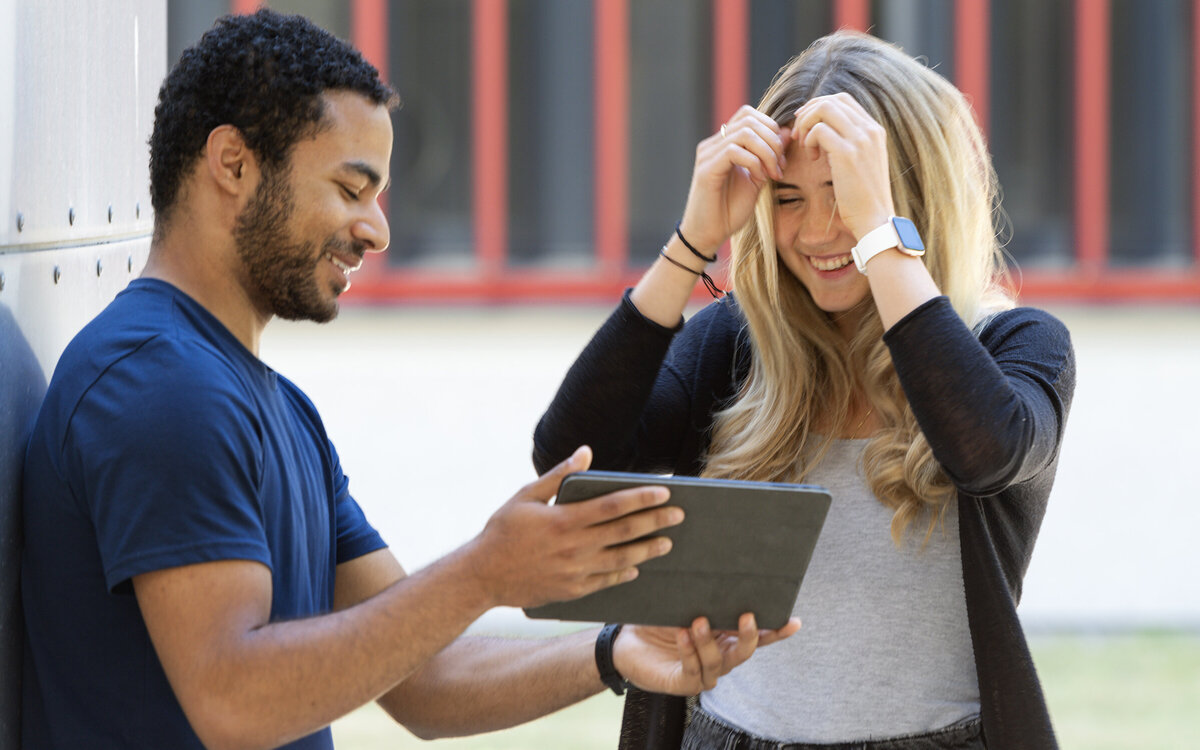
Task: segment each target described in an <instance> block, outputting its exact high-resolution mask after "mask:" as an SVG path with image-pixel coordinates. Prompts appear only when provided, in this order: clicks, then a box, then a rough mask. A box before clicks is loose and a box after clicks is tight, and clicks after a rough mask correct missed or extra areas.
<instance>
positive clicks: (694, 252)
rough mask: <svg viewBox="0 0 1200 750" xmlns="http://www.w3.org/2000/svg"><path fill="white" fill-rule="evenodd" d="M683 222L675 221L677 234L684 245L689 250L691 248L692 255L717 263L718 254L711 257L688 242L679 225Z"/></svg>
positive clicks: (707, 261) (706, 261)
mask: <svg viewBox="0 0 1200 750" xmlns="http://www.w3.org/2000/svg"><path fill="white" fill-rule="evenodd" d="M682 223H683V222H682V221H677V222H675V236H676V237H678V238H679V241H680V242H682V243H683V246H684V247H686V248H687V249H688V250H691V251H692V255H695V256H696V257H697V258H699V259H700V260H702V261H704V262H705V263H716V262H717V256H716V255H715V254H714V255H713V256H712V257H711V258H710V257H708V256H707V255H705V254H704V253H702V252H700V251H699V250H697V249H696V248H694V247H692V243H690V242H688V241H687V239H685V238H684V236H683V232H681V231H680V230H679V225H680V224H682Z"/></svg>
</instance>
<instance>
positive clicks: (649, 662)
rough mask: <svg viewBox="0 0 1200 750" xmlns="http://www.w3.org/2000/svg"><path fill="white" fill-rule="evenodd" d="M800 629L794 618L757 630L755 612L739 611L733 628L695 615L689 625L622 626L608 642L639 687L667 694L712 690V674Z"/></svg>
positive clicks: (714, 677) (619, 665) (714, 676)
mask: <svg viewBox="0 0 1200 750" xmlns="http://www.w3.org/2000/svg"><path fill="white" fill-rule="evenodd" d="M799 629H800V621H799V620H798V619H796V618H794V617H793V618H792V619H791V620H788V623H787V624H786V625H784V626H783V627H782V628H780V629H779V630H759V629H758V626H757V625H756V624H755V622H754V615H752V614H750V613H746V614H743V615H742V616H741V618H740V619H739V620H738V631H737V632H736V633H733V632H729V631H717V632H713V630H712V629H711V628H710V627H709V626H708V619H707V618H704V617H698V618H696V620H695V621H694V622H693V623H692V626H691V627H690V628H686V629H685V628H655V627H648V626H645V625H626V626H625V627H624V628H623V629H622V630H621V633H620V635H618V636H617V640H616V642H615V643H614V644H613V664H614V666H616V668H617V671H618V672H620V673H621V675H622V676H623V677H624V678H625V679H627V680H629V681H630V682H632V683H633V684H634V685H636V686H637V687H639V688H641V689H642V690H648V691H651V692H655V693H669V694H671V695H696V694H697V693H700V692H702V691H704V690H712V689H713V688H714V687H716V685H717V678H718V677H721V676H722V675H724V674H726V673H727V672H729V670H731V669H733V668H734V667H736V666H738V665H739V664H741V663H742V662H744V661H746V660H747V659H749V658H750V656H751V654H753V653H754V650H755V649H756V648H758V647H759V646H767V645H770V644H772V643H775V642H776V641H781V640H783V639H784V638H787V637H789V636H791V635H792V634H793V633H795V632H796V631H797V630H799Z"/></svg>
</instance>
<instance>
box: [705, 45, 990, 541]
mask: <svg viewBox="0 0 1200 750" xmlns="http://www.w3.org/2000/svg"><path fill="white" fill-rule="evenodd" d="M838 92H846V93H847V94H849V95H850V96H852V97H854V99H855V100H856V101H857V102H858V103H859V104H861V105H862V106H863V107H864V108H865V109H866V111H867V112H868V113H870V115H871V116H872V117H873V118H874V119H875V120H876V121H877V122H879V123H881V124H882V125H883V126H884V128H885V129H886V130H887V134H888V159H889V173H890V175H891V181H892V196H893V199H894V201H895V206H896V213H897V215H899V216H907V217H909V218H910V219H912V221H913V222H914V223H915V224H916V226H917V228H918V230H919V231H920V233H921V237H922V238H923V239H924V241H925V247H926V252H925V256H924V262H925V265H926V267H927V268H928V269H929V272H930V274H931V275H932V276H933V280H934V282H935V283H936V284H937V286H938V288H939V289H940V290H941V292H942V293H943V294H945V295H947V296H948V297H949V298H950V303H951V305H952V306H953V307H954V309H955V311H956V312H957V313H958V314H959V315H960V316H961V317H962V319H963V320H964V321H966V323H967V324H968V325H970V326H972V327H975V328H976V329H978V328H980V327H981V326H982V325H983V324H984V322H985V321H986V319H987V317H988V316H989V315H991V314H994V313H995V312H997V311H999V310H1001V309H1005V308H1008V307H1011V306H1012V304H1013V303H1012V301H1011V299H1010V298H1009V297H1008V295H1007V293H1006V292H1005V291H1004V287H1003V286H1002V284H1001V283H1000V282H1001V280H1002V278H1003V277H1002V274H1003V273H1004V271H1005V265H1004V260H1003V255H1002V251H1001V247H1000V244H999V241H998V239H997V236H996V229H995V224H994V219H995V218H996V217H997V216H998V211H999V204H998V190H997V183H996V177H995V172H994V171H993V169H992V165H991V160H990V159H989V157H988V153H987V149H986V146H985V144H984V140H983V136H982V133H981V132H980V130H979V127H978V126H977V125H976V123H975V120H974V116H973V114H972V111H971V108H970V107H969V106H968V104H967V102H966V100H965V99H964V97H963V95H962V94H961V93H960V92H959V91H958V90H957V89H956V88H954V86H952V85H951V84H950V83H949V82H947V81H946V80H945V79H944V78H942V77H941V76H940V75H938V74H936V73H934V72H933V71H932V70H930V69H929V68H928V67H926V66H925V65H923V64H921V63H920V62H918V61H916V60H914V59H913V58H911V57H909V56H908V55H906V54H905V53H904V52H902V51H901V50H900V49H898V48H897V47H894V46H893V45H891V44H887V43H885V42H882V41H880V40H879V39H876V38H874V37H872V36H868V35H865V34H860V33H855V32H846V31H842V32H838V33H835V34H831V35H829V36H827V37H824V38H822V39H819V40H817V41H816V42H815V43H814V44H813V45H812V46H811V47H809V48H808V49H807V50H806V51H805V52H804V53H803V54H801V55H800V56H799V57H797V58H795V59H793V60H792V61H791V62H789V63H788V64H787V65H786V66H784V67H783V68H782V69H781V70H780V71H779V73H778V74H777V75H776V77H775V80H774V81H773V82H772V84H771V87H770V88H769V89H768V90H767V92H766V93H765V94H764V95H763V98H762V101H761V102H760V103H759V105H758V109H759V110H760V111H762V112H763V113H765V114H766V115H768V116H770V117H771V118H773V119H774V120H775V121H776V122H777V123H779V124H780V125H787V124H789V123H790V122H791V121H792V120H793V118H794V116H795V113H796V110H797V109H799V107H800V106H801V105H802V104H804V103H805V102H807V101H808V100H809V99H811V98H814V97H817V96H823V95H827V94H834V93H838ZM774 211H775V196H774V191H773V189H772V188H770V187H768V188H766V189H764V190H763V192H762V195H760V196H759V200H758V203H757V205H756V207H755V212H754V216H753V218H752V219H751V220H750V221H749V222H747V224H746V226H745V227H743V228H742V229H741V230H740V231H738V232H737V234H735V235H734V237H733V242H732V246H733V254H732V262H731V268H730V279H731V281H732V286H733V288H734V290H735V292H736V295H737V299H738V302H739V304H740V305H741V308H742V310H743V311H744V312H745V315H746V320H747V322H748V325H749V330H750V334H751V337H750V338H751V342H752V352H751V367H750V372H749V376H748V378H747V380H746V382H745V383H743V384H742V387H741V390H740V391H739V393H738V395H737V397H736V398H735V399H734V401H733V402H732V403H731V404H730V405H729V406H728V407H727V408H725V409H724V410H722V411H720V412H718V413H717V414H716V416H715V424H714V427H713V438H712V444H711V447H710V449H709V454H708V456H707V461H706V467H705V471H704V474H705V476H717V477H737V478H742V479H757V480H763V481H803V479H804V478H805V476H807V474H808V472H809V471H810V469H811V468H812V466H813V465H814V464H815V463H816V462H818V461H819V460H820V459H821V457H822V456H824V454H825V452H826V451H827V450H828V448H829V446H830V444H831V443H832V441H833V439H834V438H835V437H836V436H837V435H839V434H841V432H842V431H844V430H847V429H853V427H854V425H851V424H849V423H848V420H849V413H850V411H851V406H852V399H853V397H854V393H855V390H856V389H857V388H861V389H863V391H864V392H865V393H866V396H867V399H868V401H869V403H870V406H871V408H872V409H874V413H875V414H877V415H878V416H879V418H880V419H881V420H882V422H883V425H884V426H883V428H882V429H880V430H878V431H877V432H876V433H875V434H874V435H873V436H872V437H871V439H870V441H869V442H868V443H867V446H866V449H865V451H864V454H863V464H864V467H863V468H864V470H865V473H866V477H867V481H868V483H869V485H870V487H871V491H872V492H873V493H874V494H875V496H876V497H877V498H879V500H880V501H881V502H882V503H883V504H884V505H886V506H887V507H889V508H892V509H893V510H894V514H893V516H892V525H891V535H892V538H893V540H894V541H895V543H896V544H900V542H901V540H902V538H903V536H904V533H905V531H906V530H907V528H908V527H909V525H910V524H911V523H912V522H913V521H914V520H916V519H917V518H919V517H927V518H928V527H927V530H926V534H925V539H926V540H928V538H929V535H930V534H932V533H933V530H934V528H935V525H936V523H937V521H938V519H939V518H940V517H941V513H942V510H943V509H944V507H945V505H946V504H947V502H948V501H949V500H950V499H951V498H953V497H954V488H953V486H952V485H951V483H950V481H949V479H947V477H946V475H945V474H944V472H943V471H942V470H941V468H940V466H939V465H938V463H937V461H936V460H935V459H934V457H933V453H932V451H931V450H930V447H929V443H928V442H927V441H926V439H925V436H924V435H923V434H922V433H921V430H920V428H919V427H918V426H917V421H916V418H915V416H914V415H913V412H912V409H911V408H910V407H909V405H908V401H907V399H906V398H905V396H904V392H903V391H902V390H901V388H900V383H899V381H898V379H897V377H896V373H895V370H894V369H893V366H892V361H891V356H890V354H889V352H888V350H887V347H886V346H885V345H884V343H883V340H882V336H883V328H882V324H881V323H880V320H879V314H878V312H877V310H876V309H875V306H874V304H873V303H872V302H871V300H870V299H867V300H865V301H864V302H863V303H862V304H864V305H865V306H866V307H867V312H866V314H865V316H864V322H863V324H862V326H861V327H860V328H859V330H858V332H857V333H856V334H855V335H854V337H853V339H852V340H851V341H849V342H847V341H845V340H844V339H843V338H842V337H841V336H840V335H839V334H838V332H837V329H836V328H835V326H834V324H833V321H832V319H831V318H830V316H829V315H828V314H827V313H825V312H823V311H822V310H821V309H819V308H818V307H817V306H816V304H814V302H813V300H812V297H811V296H810V295H809V293H808V291H807V290H806V289H805V287H804V285H803V284H801V283H800V282H799V281H798V280H797V279H796V277H795V276H794V275H793V274H792V273H790V272H789V271H788V270H787V268H786V266H784V264H783V261H782V260H781V259H780V257H779V254H778V252H777V251H776V247H775V238H774ZM815 424H816V425H819V426H820V429H821V432H822V433H824V434H821V435H818V434H817V433H816V432H815V431H814V429H813V428H814V425H815Z"/></svg>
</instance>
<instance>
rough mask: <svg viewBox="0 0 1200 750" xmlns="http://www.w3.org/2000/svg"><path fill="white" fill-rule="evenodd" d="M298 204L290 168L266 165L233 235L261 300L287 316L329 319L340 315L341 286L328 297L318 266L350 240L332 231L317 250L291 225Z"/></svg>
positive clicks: (257, 300)
mask: <svg viewBox="0 0 1200 750" xmlns="http://www.w3.org/2000/svg"><path fill="white" fill-rule="evenodd" d="M294 209H295V206H294V203H293V196H292V189H291V185H290V184H289V182H288V174H287V170H286V169H264V170H263V175H262V182H260V183H259V185H258V189H257V190H256V191H255V193H254V197H253V198H251V199H250V203H249V204H247V206H246V208H245V209H243V211H242V213H241V214H240V215H239V216H238V217H237V221H236V223H235V225H234V229H233V240H234V243H235V246H236V247H237V253H238V257H239V258H241V260H242V263H243V265H244V266H245V268H246V273H247V275H248V277H249V281H250V284H251V289H250V293H251V296H252V297H253V298H254V301H255V303H256V304H258V305H260V306H261V307H264V308H266V309H268V310H270V311H271V312H272V313H273V314H275V315H278V316H279V317H281V318H284V319H287V320H312V321H316V322H317V323H327V322H329V321H331V320H333V319H334V318H335V317H337V314H338V304H337V295H338V294H339V293H341V291H342V289H340V288H338V287H336V286H331V287H330V291H331V292H332V294H333V296H332V297H331V298H329V299H326V298H324V296H323V295H322V294H321V289H320V288H319V286H318V284H319V282H318V279H317V265H318V263H319V262H320V260H321V258H322V257H324V255H325V253H327V252H330V251H332V250H335V249H337V248H340V247H341V246H342V245H345V244H347V243H343V242H340V241H339V240H338V239H337V238H336V237H332V236H331V237H329V238H327V239H326V240H325V242H324V244H323V245H322V247H321V249H320V250H318V249H317V246H316V243H314V242H304V241H301V242H294V241H292V238H291V235H290V233H289V231H288V229H289V222H290V220H291V218H292V214H293V213H294ZM361 254H362V253H361V252H359V253H358V255H361Z"/></svg>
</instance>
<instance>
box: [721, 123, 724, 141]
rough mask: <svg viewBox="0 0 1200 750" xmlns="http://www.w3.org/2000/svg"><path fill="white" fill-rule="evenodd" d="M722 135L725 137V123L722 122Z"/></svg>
mask: <svg viewBox="0 0 1200 750" xmlns="http://www.w3.org/2000/svg"><path fill="white" fill-rule="evenodd" d="M721 137H722V138H724V137H725V123H721Z"/></svg>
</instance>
